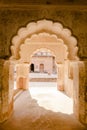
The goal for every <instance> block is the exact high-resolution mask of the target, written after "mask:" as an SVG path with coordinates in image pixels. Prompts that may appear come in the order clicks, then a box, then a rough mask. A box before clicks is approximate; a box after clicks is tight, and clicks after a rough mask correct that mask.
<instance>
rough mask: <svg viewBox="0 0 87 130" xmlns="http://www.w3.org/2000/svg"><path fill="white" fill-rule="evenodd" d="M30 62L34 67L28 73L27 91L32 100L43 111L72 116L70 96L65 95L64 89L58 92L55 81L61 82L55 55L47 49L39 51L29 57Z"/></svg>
mask: <svg viewBox="0 0 87 130" xmlns="http://www.w3.org/2000/svg"><path fill="white" fill-rule="evenodd" d="M32 62H33V63H34V65H35V72H34V73H32V72H30V73H29V91H30V93H31V96H32V98H34V99H36V100H37V101H38V104H39V105H40V106H42V107H44V108H45V109H48V110H52V111H54V112H58V111H59V112H62V113H67V114H72V113H73V98H72V96H71V95H69V94H70V93H66V91H65V89H64V88H63V89H61V90H58V85H59V84H58V82H57V81H58V80H59V82H61V81H60V80H61V78H60V77H61V72H60V69H59V71H58V66H57V64H56V60H55V55H53V54H52V53H51V52H50V51H49V50H47V49H45V50H44V49H39V50H38V51H35V52H34V54H33V55H32V56H31V63H32ZM61 66H62V65H61ZM40 67H41V68H40ZM62 80H63V79H62ZM63 82H64V81H63ZM55 104H57V105H55ZM65 104H66V107H65Z"/></svg>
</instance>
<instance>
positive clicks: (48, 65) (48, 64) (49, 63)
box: [31, 56, 53, 74]
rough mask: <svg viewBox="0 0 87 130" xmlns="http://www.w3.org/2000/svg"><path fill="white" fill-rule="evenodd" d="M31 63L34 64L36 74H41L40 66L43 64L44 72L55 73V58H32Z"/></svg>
mask: <svg viewBox="0 0 87 130" xmlns="http://www.w3.org/2000/svg"><path fill="white" fill-rule="evenodd" d="M31 63H33V64H34V67H35V70H34V71H36V72H40V64H43V65H44V72H46V73H50V74H52V73H53V57H45V56H43V57H32V59H31Z"/></svg>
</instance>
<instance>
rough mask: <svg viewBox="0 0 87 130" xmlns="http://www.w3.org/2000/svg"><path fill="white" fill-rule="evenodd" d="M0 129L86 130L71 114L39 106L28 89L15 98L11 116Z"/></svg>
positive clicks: (0, 125)
mask: <svg viewBox="0 0 87 130" xmlns="http://www.w3.org/2000/svg"><path fill="white" fill-rule="evenodd" d="M0 130H86V128H85V126H83V125H82V124H81V123H80V122H79V121H77V120H76V119H75V117H74V116H73V115H68V114H64V113H61V112H53V111H51V110H47V109H45V108H43V107H41V106H39V104H38V102H37V100H35V99H33V98H32V97H31V95H30V92H29V91H23V92H21V94H19V96H18V97H17V98H16V99H15V102H14V111H13V114H12V115H11V117H10V118H9V119H8V120H7V121H5V122H4V123H2V124H0Z"/></svg>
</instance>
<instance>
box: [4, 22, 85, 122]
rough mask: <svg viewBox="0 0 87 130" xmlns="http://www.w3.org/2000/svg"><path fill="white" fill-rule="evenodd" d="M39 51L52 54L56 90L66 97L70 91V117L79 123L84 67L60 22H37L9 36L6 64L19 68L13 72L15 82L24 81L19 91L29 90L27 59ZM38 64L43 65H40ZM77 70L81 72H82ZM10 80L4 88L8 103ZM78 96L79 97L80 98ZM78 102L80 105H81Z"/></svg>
mask: <svg viewBox="0 0 87 130" xmlns="http://www.w3.org/2000/svg"><path fill="white" fill-rule="evenodd" d="M40 48H47V49H48V50H51V52H53V53H54V55H55V58H56V64H57V73H58V75H57V76H58V77H57V83H58V85H57V88H58V90H60V91H65V93H67V95H70V93H71V92H72V97H73V101H74V103H73V108H74V115H75V116H76V117H77V118H78V119H82V121H83V117H84V113H85V108H84V104H85V101H84V94H81V92H82V91H83V93H85V89H84V85H83V83H82V82H80V79H81V80H82V78H81V76H82V75H84V74H83V71H84V64H83V63H81V62H80V61H79V58H78V56H77V52H78V46H77V40H76V38H75V37H74V36H72V33H71V31H70V30H69V29H68V28H64V27H63V25H62V24H61V23H57V22H56V23H55V22H53V21H50V20H40V21H37V22H33V23H29V24H28V25H27V26H26V27H23V28H21V29H19V31H18V34H17V35H16V36H14V37H13V39H12V46H11V52H12V56H11V57H10V61H12V62H15V64H16V62H18V65H19V68H21V70H22V71H21V72H20V74H19V75H18V73H17V75H18V76H17V79H19V78H21V77H22V80H24V81H23V82H22V83H24V82H26V85H25V86H23V88H22V89H28V87H29V86H28V84H29V80H30V79H29V78H28V75H29V64H30V56H31V55H32V53H33V52H35V51H36V50H37V49H40ZM25 63H26V64H25ZM32 63H33V62H32ZM41 64H44V63H43V62H41ZM20 66H21V67H20ZM49 67H50V66H49ZM36 68H38V66H36V67H35V64H34V72H35V71H36V72H38V70H35V69H36ZM80 68H81V69H82V70H83V71H82V72H81V69H80ZM44 71H45V66H44ZM79 72H80V75H79ZM54 73H55V72H54ZM8 75H9V74H8ZM49 76H50V73H49ZM83 78H84V77H83ZM7 81H8V80H7ZM12 81H13V80H12V77H11V76H10V78H9V82H10V85H11V87H8V89H9V90H10V91H9V95H11V96H10V102H11V103H13V98H12V97H13V95H12V94H13V93H12V91H13V86H12V85H13V84H12ZM18 82H19V80H18ZM4 84H5V83H4ZM7 84H8V82H7ZM10 85H9V86H10ZM27 86H28V87H27ZM4 87H5V86H4ZM71 88H72V89H71ZM49 90H50V89H49ZM71 90H72V91H71ZM79 95H81V98H80V97H79ZM81 103H83V105H82V104H81ZM8 106H9V105H8ZM80 106H81V107H82V110H83V112H82V111H81V110H80V109H79V108H80ZM12 110H13V108H12ZM80 117H81V118H80Z"/></svg>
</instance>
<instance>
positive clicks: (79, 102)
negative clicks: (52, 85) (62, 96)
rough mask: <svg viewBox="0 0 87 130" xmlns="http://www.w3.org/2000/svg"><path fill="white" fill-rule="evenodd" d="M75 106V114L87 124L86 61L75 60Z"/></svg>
mask: <svg viewBox="0 0 87 130" xmlns="http://www.w3.org/2000/svg"><path fill="white" fill-rule="evenodd" d="M73 83H74V89H73V102H74V103H73V108H74V114H75V116H76V117H77V119H79V120H80V121H81V122H82V123H83V124H86V123H87V122H86V101H85V93H86V88H85V66H84V62H81V61H78V62H73Z"/></svg>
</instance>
